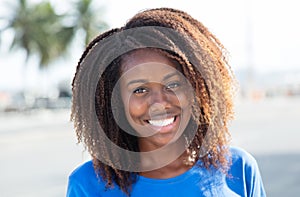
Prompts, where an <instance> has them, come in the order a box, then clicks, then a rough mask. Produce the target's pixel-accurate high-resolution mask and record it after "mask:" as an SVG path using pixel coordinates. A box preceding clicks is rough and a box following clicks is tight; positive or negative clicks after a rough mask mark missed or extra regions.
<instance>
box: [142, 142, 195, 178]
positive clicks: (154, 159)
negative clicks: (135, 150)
mask: <svg viewBox="0 0 300 197" xmlns="http://www.w3.org/2000/svg"><path fill="white" fill-rule="evenodd" d="M139 145H140V151H141V158H140V159H141V165H142V168H141V169H142V170H143V169H144V170H143V172H141V173H140V175H142V176H145V177H149V178H159V179H163V178H171V177H175V176H178V175H180V174H182V173H184V172H186V171H187V170H188V169H190V168H191V166H189V165H186V164H185V162H184V161H186V159H187V158H188V154H187V152H186V150H185V149H186V147H185V141H184V140H182V139H179V140H178V141H176V142H173V143H170V144H168V145H166V146H163V147H155V146H151V145H150V146H149V145H148V144H146V145H145V143H140V144H139Z"/></svg>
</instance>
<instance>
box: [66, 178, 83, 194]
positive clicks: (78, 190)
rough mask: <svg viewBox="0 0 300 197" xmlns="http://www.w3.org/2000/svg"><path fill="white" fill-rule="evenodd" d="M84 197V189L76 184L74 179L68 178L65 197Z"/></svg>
mask: <svg viewBox="0 0 300 197" xmlns="http://www.w3.org/2000/svg"><path fill="white" fill-rule="evenodd" d="M85 196H87V195H86V193H85V191H84V188H83V187H82V186H81V185H80V184H78V182H77V181H76V180H75V179H74V178H72V177H69V182H68V187H67V195H66V197H85Z"/></svg>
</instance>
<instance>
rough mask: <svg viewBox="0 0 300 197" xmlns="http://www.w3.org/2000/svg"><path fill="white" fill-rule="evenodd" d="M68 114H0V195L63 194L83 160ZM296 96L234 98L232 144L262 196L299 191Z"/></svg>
mask: <svg viewBox="0 0 300 197" xmlns="http://www.w3.org/2000/svg"><path fill="white" fill-rule="evenodd" d="M69 113H70V112H69V110H55V111H54V110H52V111H50V110H39V111H32V112H26V113H18V114H14V113H6V114H0V158H1V162H0V169H1V176H0V196H1V197H27V196H28V197H36V196H44V197H56V196H57V197H58V196H64V195H65V191H66V185H67V177H68V174H69V173H70V172H71V171H72V170H73V169H74V168H75V167H76V166H77V165H79V164H80V163H82V162H84V161H86V160H88V159H89V156H88V154H87V153H86V152H84V149H83V147H82V146H81V145H77V144H76V137H75V134H74V131H73V128H72V123H71V122H70V121H69ZM299 122H300V98H297V99H295V98H291V99H284V98H277V99H272V100H262V101H249V100H238V101H237V103H236V119H235V120H234V121H233V122H232V123H231V124H230V131H231V132H232V144H233V145H237V146H240V147H243V148H244V149H246V150H247V151H248V152H250V153H251V154H253V155H254V156H255V158H256V159H257V161H258V164H259V167H260V170H261V174H262V177H263V180H264V185H265V188H266V191H267V194H268V196H271V197H281V196H286V197H289V196H291V197H292V196H297V195H298V194H299V193H300V187H299V186H300V142H299V139H300V124H299Z"/></svg>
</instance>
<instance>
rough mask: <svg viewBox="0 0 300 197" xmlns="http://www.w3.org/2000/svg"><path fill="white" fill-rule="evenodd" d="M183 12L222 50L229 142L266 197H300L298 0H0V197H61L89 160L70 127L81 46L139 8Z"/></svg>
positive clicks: (122, 21)
mask: <svg viewBox="0 0 300 197" xmlns="http://www.w3.org/2000/svg"><path fill="white" fill-rule="evenodd" d="M155 7H173V8H178V9H181V10H183V11H186V12H188V13H189V14H191V15H192V16H193V17H195V18H196V19H198V20H199V21H201V22H202V23H203V24H204V25H205V26H207V27H208V28H209V29H210V30H211V31H212V32H213V33H214V34H215V35H216V36H217V37H218V38H219V39H220V40H221V42H222V43H223V44H224V45H225V47H226V48H227V49H228V51H229V54H230V63H231V66H232V69H233V71H234V72H235V74H236V76H237V78H238V81H239V85H240V89H239V92H238V94H237V97H236V108H235V109H236V118H235V120H234V121H233V122H232V123H231V124H230V131H231V133H232V144H233V145H237V146H241V147H243V148H244V149H246V150H247V151H249V152H250V153H251V154H253V155H254V156H255V158H256V159H257V161H258V164H259V167H260V170H261V174H262V178H263V181H264V185H265V189H266V192H267V194H268V196H271V197H273V196H274V197H279V196H298V195H299V193H300V143H299V140H300V138H299V137H300V133H299V132H300V124H299V122H300V62H299V55H300V54H299V53H300V39H299V35H300V25H299V18H300V12H299V11H298V8H299V3H298V1H297V0H264V1H260V0H227V1H222V0H211V1H204V0H198V1H192V0H185V1H172V0H152V1H141V0H131V1H121V0H120V1H118V0H110V1H108V0H101V1H100V0H99V1H97V0H65V1H61V0H48V1H47V0H44V1H42V0H14V1H9V0H0V159H1V162H0V169H1V176H0V196H3V197H10V196H11V197H18V196H22V197H23V196H30V197H33V196H49V197H50V196H51V197H52V196H64V195H65V192H66V186H67V179H68V175H69V173H70V172H71V171H72V170H73V169H74V168H75V167H76V166H78V165H79V164H81V163H83V162H84V161H86V160H88V159H89V156H88V154H87V153H86V151H84V148H83V147H82V145H78V144H77V141H76V135H75V133H74V130H73V127H72V123H71V122H70V121H69V116H70V105H71V103H70V102H71V86H70V84H71V80H72V78H73V75H74V73H75V68H76V64H77V61H78V60H79V58H80V56H81V53H82V52H83V50H84V47H85V46H86V44H87V43H88V42H89V41H90V40H91V39H92V38H93V37H95V36H96V35H97V34H99V33H100V32H103V31H105V30H108V29H110V28H115V27H120V26H122V25H123V24H124V23H125V22H126V21H127V20H128V19H129V18H130V17H132V16H133V15H134V14H136V13H137V12H138V11H141V10H144V9H148V8H155Z"/></svg>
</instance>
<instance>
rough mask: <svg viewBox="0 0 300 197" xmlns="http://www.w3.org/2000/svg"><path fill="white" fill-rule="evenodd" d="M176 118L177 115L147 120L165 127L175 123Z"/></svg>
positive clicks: (157, 125) (151, 123)
mask: <svg viewBox="0 0 300 197" xmlns="http://www.w3.org/2000/svg"><path fill="white" fill-rule="evenodd" d="M175 120H176V116H173V117H170V118H165V119H156V120H153V119H152V120H147V122H148V123H149V124H150V125H152V126H155V127H165V126H168V125H171V124H172V123H174V122H175Z"/></svg>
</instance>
